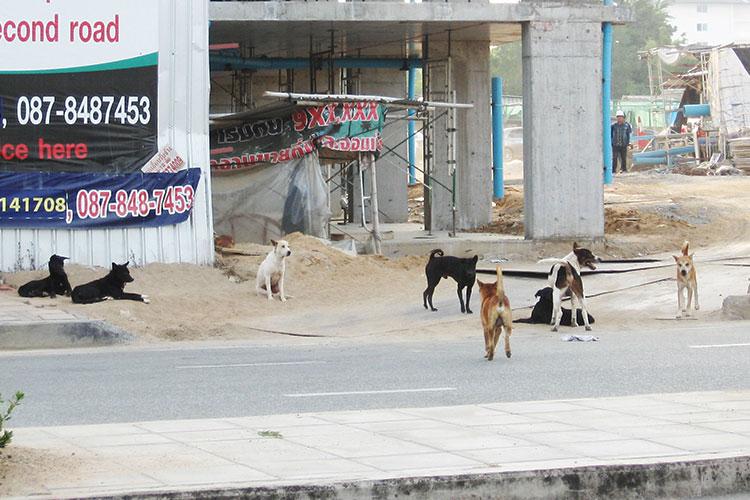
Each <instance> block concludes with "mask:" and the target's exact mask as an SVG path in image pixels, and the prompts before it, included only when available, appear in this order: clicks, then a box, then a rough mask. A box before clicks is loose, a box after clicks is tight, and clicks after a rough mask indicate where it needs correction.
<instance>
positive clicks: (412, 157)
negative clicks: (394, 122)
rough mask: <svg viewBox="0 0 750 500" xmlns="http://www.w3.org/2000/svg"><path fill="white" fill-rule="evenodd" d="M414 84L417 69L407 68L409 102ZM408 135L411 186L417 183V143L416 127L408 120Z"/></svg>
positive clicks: (412, 94)
mask: <svg viewBox="0 0 750 500" xmlns="http://www.w3.org/2000/svg"><path fill="white" fill-rule="evenodd" d="M416 83H417V68H415V67H410V68H409V82H408V90H407V91H408V96H407V97H408V99H409V100H410V101H413V100H414V97H415V96H414V94H415V92H416ZM414 114H415V111H414V110H413V109H409V113H408V115H409V116H410V117H412V116H414ZM407 123H408V125H407V126H408V132H407V133H408V134H409V185H410V186H412V185H414V184H416V183H417V164H416V158H417V157H416V151H417V141H416V139H417V138H416V137H415V136H414V134H415V133H416V127H415V125H416V124H415V123H414V120H409V121H408V122H407Z"/></svg>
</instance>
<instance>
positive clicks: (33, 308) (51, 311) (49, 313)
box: [0, 291, 88, 325]
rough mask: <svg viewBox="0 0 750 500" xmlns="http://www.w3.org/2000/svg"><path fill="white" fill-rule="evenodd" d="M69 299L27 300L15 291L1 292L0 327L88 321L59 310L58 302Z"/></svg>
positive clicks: (81, 316) (78, 315)
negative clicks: (5, 325) (20, 324)
mask: <svg viewBox="0 0 750 500" xmlns="http://www.w3.org/2000/svg"><path fill="white" fill-rule="evenodd" d="M58 300H67V301H69V300H70V298H69V297H62V296H61V297H58V298H56V299H50V298H49V297H43V298H34V299H27V298H24V297H19V296H18V295H17V294H16V292H15V291H2V292H0V325H4V324H8V325H12V324H18V323H39V322H42V323H44V322H52V323H57V322H61V321H63V322H64V321H81V320H87V319H88V318H86V317H85V316H83V315H80V314H73V313H69V312H65V311H63V310H61V309H58V307H57V304H56V301H58Z"/></svg>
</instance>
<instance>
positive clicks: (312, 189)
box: [211, 154, 331, 244]
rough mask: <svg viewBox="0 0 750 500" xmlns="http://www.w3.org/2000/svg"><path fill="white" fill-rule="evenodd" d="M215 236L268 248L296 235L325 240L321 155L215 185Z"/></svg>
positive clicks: (214, 181)
mask: <svg viewBox="0 0 750 500" xmlns="http://www.w3.org/2000/svg"><path fill="white" fill-rule="evenodd" d="M211 182H212V185H211V187H212V191H213V211H214V231H215V232H216V233H217V234H228V235H232V236H233V237H234V239H235V240H236V241H243V242H254V243H263V244H268V242H269V241H270V239H271V238H275V239H277V238H280V237H282V236H283V235H285V234H289V233H293V232H296V231H300V232H303V233H305V234H310V235H313V236H318V237H325V236H326V224H327V222H328V219H329V218H330V216H331V213H330V210H329V208H328V196H327V189H326V183H325V180H324V179H323V175H322V173H321V169H320V163H319V162H318V157H317V154H311V155H307V156H305V157H304V158H300V159H295V160H293V161H290V162H286V163H282V164H279V165H274V166H271V165H266V166H259V167H257V168H254V169H252V170H249V171H238V172H233V173H231V174H227V175H222V176H216V177H213V178H212V180H211Z"/></svg>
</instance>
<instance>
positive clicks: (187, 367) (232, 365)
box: [175, 361, 325, 370]
mask: <svg viewBox="0 0 750 500" xmlns="http://www.w3.org/2000/svg"><path fill="white" fill-rule="evenodd" d="M324 363H325V361H278V362H269V363H228V364H223V365H178V366H176V367H175V368H177V369H178V370H192V369H201V368H239V367H246V366H286V365H322V364H324Z"/></svg>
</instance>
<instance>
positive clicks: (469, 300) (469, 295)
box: [466, 283, 474, 314]
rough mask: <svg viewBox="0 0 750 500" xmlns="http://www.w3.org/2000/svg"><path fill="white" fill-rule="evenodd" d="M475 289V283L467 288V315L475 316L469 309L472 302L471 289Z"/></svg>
mask: <svg viewBox="0 0 750 500" xmlns="http://www.w3.org/2000/svg"><path fill="white" fill-rule="evenodd" d="M472 288H474V283H472V284H471V285H469V286H467V287H466V314H474V313H473V312H472V310H471V308H470V307H469V302H471V289H472Z"/></svg>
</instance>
